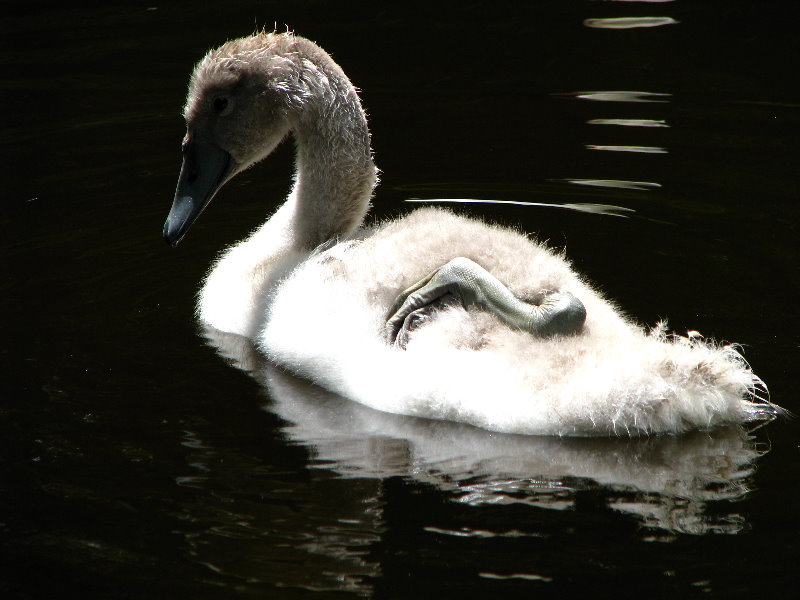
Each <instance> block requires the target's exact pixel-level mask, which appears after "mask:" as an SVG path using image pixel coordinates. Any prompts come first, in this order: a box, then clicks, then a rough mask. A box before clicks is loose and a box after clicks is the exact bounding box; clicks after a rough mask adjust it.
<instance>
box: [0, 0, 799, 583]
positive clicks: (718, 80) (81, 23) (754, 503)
mask: <svg viewBox="0 0 800 600" xmlns="http://www.w3.org/2000/svg"><path fill="white" fill-rule="evenodd" d="M68 4H69V6H67V3H63V2H59V3H55V2H53V3H47V2H35V1H24V2H23V1H11V2H8V1H6V2H3V4H2V16H0V64H2V76H0V102H1V104H0V106H2V109H3V118H2V119H0V132H1V134H2V137H1V138H0V139H2V145H1V146H0V169H2V171H0V172H2V186H0V199H2V209H3V210H2V212H1V213H0V222H2V232H3V233H2V238H1V239H0V256H1V257H2V265H3V269H4V272H5V276H4V277H3V278H2V283H0V286H1V287H0V307H2V310H3V315H4V316H3V325H2V334H0V340H2V345H0V353H1V354H0V357H1V358H2V376H1V378H0V383H1V384H2V401H0V554H2V556H0V594H2V595H3V597H9V598H39V597H70V596H77V595H82V596H86V597H109V598H158V597H165V598H182V597H187V598H188V597H192V598H206V597H208V598H216V597H219V598H232V597H281V598H284V597H306V596H317V597H319V596H325V597H327V596H338V595H341V596H348V595H360V596H374V597H385V598H395V597H408V596H412V595H413V596H418V597H450V596H454V595H456V594H459V595H461V596H471V595H479V594H480V595H486V594H499V595H501V597H504V596H505V595H510V594H517V593H528V594H533V593H536V594H538V595H542V594H544V595H553V596H556V595H558V596H563V594H564V593H568V592H575V593H590V594H592V595H593V596H606V595H617V596H626V595H631V594H634V593H637V594H639V593H647V594H648V596H669V597H675V596H678V595H679V596H681V597H686V596H690V595H694V594H698V595H700V594H702V595H706V596H707V595H708V594H709V593H710V594H712V595H720V596H723V595H724V596H725V597H731V596H739V595H742V596H744V595H747V596H754V595H755V596H765V595H767V594H773V593H781V594H783V593H786V592H791V591H793V590H795V589H796V587H797V583H798V580H797V576H796V575H794V572H795V569H796V562H797V556H798V542H797V540H798V535H799V534H800V523H798V515H799V513H798V508H799V507H800V502H799V501H798V497H797V493H798V483H797V482H798V475H800V470H799V469H798V461H799V460H800V455H799V454H798V453H799V452H800V449H799V448H798V443H800V435H799V434H800V431H799V430H798V426H797V422H796V421H792V420H788V419H784V420H780V421H777V422H775V423H772V424H770V425H768V426H767V427H766V428H763V429H761V430H759V431H757V432H755V433H754V434H753V436H752V438H749V439H747V440H746V441H745V442H744V446H743V447H744V448H745V449H749V451H750V452H751V453H753V452H756V453H758V454H759V456H757V457H755V458H752V457H751V458H747V459H746V460H745V459H743V458H741V457H740V456H739V455H738V454H736V451H737V449H739V450H740V449H741V448H740V445H737V444H738V442H736V443H728V442H726V441H725V440H728V437H726V436H727V435H728V434H722V435H717V434H702V435H703V436H705V438H703V437H697V436H695V437H690V438H687V439H686V440H682V439H681V438H677V439H675V438H672V439H668V440H652V441H644V442H634V441H629V440H622V441H609V442H597V443H595V442H586V441H584V442H581V441H577V442H572V441H558V440H526V439H518V438H514V437H513V436H500V435H490V434H488V433H485V432H476V431H470V430H467V429H465V428H459V427H449V426H447V425H437V424H433V425H431V424H426V423H418V422H415V421H413V420H410V419H403V418H400V417H394V418H390V417H387V416H385V415H375V414H371V413H370V412H369V411H365V410H364V409H360V408H359V407H353V406H350V405H349V403H347V402H342V401H340V400H337V399H332V398H326V397H324V395H322V394H320V393H319V392H318V391H314V390H313V389H309V388H307V387H303V385H302V384H299V383H297V382H294V383H292V384H291V385H289V388H291V389H292V390H293V391H292V392H291V393H288V394H287V393H286V389H285V388H284V387H281V385H282V384H279V383H278V384H276V383H275V381H273V383H272V384H271V385H272V387H270V384H269V381H271V380H270V377H273V378H274V377H277V375H276V374H273V375H271V376H267V375H264V374H263V373H262V374H261V375H256V376H254V377H249V376H248V375H246V374H245V373H243V372H242V371H240V370H237V369H235V368H233V367H232V366H231V365H230V364H228V362H227V361H226V360H224V359H223V358H221V357H220V356H218V355H217V353H216V352H215V351H214V349H213V348H211V347H209V346H207V345H206V344H205V343H204V340H203V337H202V335H201V334H200V332H199V331H198V328H197V325H196V323H195V322H194V320H193V303H194V294H195V293H196V290H197V289H198V286H199V282H200V280H201V278H202V276H203V274H204V273H205V271H206V269H207V268H208V265H209V263H210V262H211V260H212V259H213V257H214V256H215V255H216V253H217V252H219V250H220V249H221V248H222V247H224V246H225V245H228V244H231V243H233V242H235V241H236V240H237V239H240V238H241V237H243V236H244V235H245V234H246V233H247V232H249V231H250V230H252V229H253V228H254V227H255V226H256V225H257V224H258V223H259V222H260V221H261V220H263V218H264V216H265V215H266V214H267V212H269V211H271V210H273V209H274V207H275V206H276V205H277V204H278V203H279V202H280V201H281V200H282V198H283V197H285V194H286V192H287V191H288V189H289V186H290V176H291V168H292V150H291V145H290V144H287V145H285V146H284V147H282V148H281V149H279V150H278V151H277V153H276V155H275V156H273V157H271V158H270V160H269V161H267V162H266V163H265V164H263V165H259V166H258V167H256V168H254V169H251V170H250V171H248V172H247V173H245V174H244V175H241V176H239V177H238V178H237V179H236V180H234V181H233V182H231V183H230V184H229V185H228V186H226V188H225V190H224V191H223V192H222V193H221V194H220V195H219V197H218V198H217V199H216V200H215V202H214V205H213V206H212V207H211V208H210V209H209V211H207V213H206V214H204V216H203V218H202V219H200V220H199V221H198V223H197V224H196V225H195V226H194V227H193V229H192V233H191V235H190V236H188V238H187V240H186V241H185V242H184V243H183V244H181V246H180V247H179V248H178V249H170V248H168V247H167V246H166V245H165V244H164V243H163V241H162V240H161V227H162V224H163V221H164V219H165V217H166V214H167V211H168V210H169V206H170V204H171V201H172V194H173V192H174V187H175V182H176V180H177V174H178V169H179V164H180V140H181V138H182V136H183V123H182V119H181V117H180V111H181V107H182V103H183V99H184V94H185V89H186V82H187V81H188V76H189V73H190V71H191V68H192V66H193V64H194V63H195V62H196V61H197V60H198V59H199V58H200V57H201V56H202V55H203V53H204V52H205V51H206V50H208V49H209V48H211V47H213V46H216V45H219V44H220V43H221V42H223V41H225V40H226V39H229V38H233V37H239V36H242V35H247V34H249V33H252V32H253V31H255V30H256V29H260V28H262V27H266V28H268V29H272V28H273V27H276V28H277V29H278V30H284V29H285V28H286V27H287V26H288V27H289V28H291V29H293V30H295V31H296V32H297V33H298V34H300V35H303V36H305V37H308V38H311V39H313V40H316V41H317V42H318V43H319V44H320V45H322V46H323V47H324V48H326V49H327V50H328V51H329V52H330V53H331V54H332V55H333V56H334V58H335V59H336V60H337V62H339V64H340V65H341V66H342V67H343V68H344V70H345V71H346V72H347V73H348V75H349V76H350V77H351V79H352V80H353V82H354V83H355V85H356V86H357V87H359V88H360V89H361V90H362V99H363V101H364V104H365V106H366V108H367V110H368V113H369V118H370V124H371V128H372V132H373V140H374V148H375V155H376V161H377V164H378V166H379V167H380V168H381V169H382V171H383V175H382V183H381V186H380V188H379V190H378V193H377V196H376V200H375V207H374V210H373V213H372V217H371V218H384V217H387V216H392V215H397V214H402V213H403V212H406V211H408V210H410V209H411V208H413V205H410V204H408V203H406V202H404V201H405V200H406V199H408V198H451V199H454V198H473V199H484V200H511V201H518V202H531V203H541V204H556V205H577V206H578V207H582V208H583V209H584V210H570V209H567V208H558V207H556V208H548V207H541V206H522V205H509V204H503V205H496V204H490V203H482V204H470V205H457V206H456V208H457V209H458V210H462V211H465V212H469V213H470V214H474V215H478V216H482V217H485V218H487V219H490V220H494V221H498V222H501V223H505V224H508V225H512V226H517V227H520V228H522V229H524V230H525V231H529V232H531V233H535V234H536V235H537V236H538V237H539V238H541V239H545V240H549V242H550V243H551V244H552V245H554V246H556V247H559V248H561V247H564V248H566V250H567V253H568V255H569V257H570V258H571V259H572V260H573V262H574V264H575V266H576V268H577V269H578V270H579V271H580V272H582V273H584V274H585V275H586V276H587V277H588V278H589V279H590V280H591V281H593V282H595V283H596V284H597V286H598V287H600V288H601V289H602V290H603V291H604V292H605V293H606V294H607V295H608V296H609V297H611V298H613V299H615V300H616V301H617V302H618V303H619V305H620V306H622V307H623V308H624V309H625V310H626V311H627V312H628V313H629V314H631V315H632V316H633V317H634V318H636V319H637V320H639V321H641V322H642V323H643V324H647V325H653V324H655V323H656V322H657V321H658V320H659V319H661V318H666V317H669V323H670V326H671V327H672V328H673V329H674V330H675V331H678V332H685V331H686V330H687V329H692V330H699V331H700V332H702V334H704V335H706V336H710V337H713V338H715V339H718V340H720V341H734V342H738V343H741V344H742V345H743V352H744V355H745V357H746V358H747V360H748V361H749V362H750V363H751V365H752V366H753V369H754V370H755V371H756V373H758V374H759V375H760V376H761V377H762V378H763V379H764V380H765V381H766V382H767V384H768V385H769V387H770V391H771V394H772V399H773V401H774V402H776V403H778V404H780V405H782V406H784V407H786V408H788V409H790V410H792V411H794V412H798V411H800V399H798V394H797V384H796V381H795V380H794V379H793V375H794V373H795V370H796V364H797V359H798V356H799V355H800V351H799V350H798V347H800V328H799V327H798V324H797V317H796V299H797V292H798V277H797V262H798V258H799V257H798V243H797V238H798V217H800V211H799V210H798V194H799V192H800V190H799V189H798V178H797V173H798V167H797V165H798V159H800V151H798V147H797V138H798V132H800V127H799V126H800V103H799V102H800V101H799V100H798V98H800V78H798V73H799V72H800V69H799V68H798V67H800V64H798V63H799V62H800V48H799V47H798V46H799V45H800V44H798V40H799V39H800V37H798V35H797V33H796V30H795V28H794V27H793V26H792V25H793V24H794V23H796V21H797V17H798V11H797V9H795V8H794V6H795V5H794V3H792V2H785V3H779V2H776V3H761V2H757V1H755V0H751V1H750V2H728V1H725V2H723V1H719V2H688V1H680V0H678V1H675V2H657V3H656V2H654V3H647V2H612V1H608V2H600V1H597V2H578V1H562V2H538V3H529V4H530V6H524V5H521V4H519V3H503V2H492V3H484V2H459V3H455V2H454V3H433V2H407V3H402V4H401V3H394V4H391V5H380V4H372V5H363V6H362V5H357V4H353V3H350V2H321V1H319V2H314V1H304V2H280V3H279V2H242V1H237V0H234V1H227V2H219V3H204V4H203V6H202V7H201V6H200V4H201V3H197V2H170V3H166V4H159V3H157V2H141V3H139V2H128V3H115V2H108V3H105V4H103V5H102V7H98V6H96V5H95V3H90V2H83V3H82V2H71V3H68ZM645 16H655V17H666V16H668V17H670V18H671V19H673V20H674V21H676V23H672V24H666V25H662V26H658V27H649V28H644V27H637V28H631V29H608V28H602V27H601V28H598V27H589V26H588V25H589V24H590V23H587V22H586V20H587V19H603V18H614V17H645ZM601 24H602V22H601ZM597 91H628V92H648V93H650V94H663V96H649V97H647V96H641V97H640V99H648V98H649V99H650V100H658V102H652V101H651V102H632V101H625V102H622V101H616V102H613V101H612V102H601V101H592V100H587V99H582V98H581V96H582V95H583V96H585V93H586V92H597ZM628 98H629V99H630V98H631V96H630V95H628ZM623 118H624V119H649V120H654V121H663V124H664V125H668V126H667V127H623V126H613V125H600V124H596V123H592V122H591V121H594V120H597V119H623ZM609 146H617V147H619V146H631V147H637V148H638V149H639V151H611V150H609V149H605V150H604V149H600V148H598V147H603V148H607V147H609ZM642 148H645V149H646V148H649V149H650V151H648V152H643V151H641V150H642ZM629 150H630V149H629ZM585 180H590V182H594V183H593V184H592V185H585V184H586V183H587V182H586V181H585ZM597 180H603V181H606V182H608V181H610V182H611V185H612V187H608V184H606V185H605V186H600V185H598V182H597ZM621 181H622V182H625V181H627V182H639V183H640V184H639V185H636V186H633V187H631V186H628V187H627V188H626V187H620V185H621V184H620V183H619V182H621ZM581 182H583V183H581ZM641 183H646V184H649V185H641ZM591 204H602V205H610V206H616V207H623V208H626V209H631V211H630V212H626V213H624V214H625V216H624V217H620V216H614V215H609V214H597V213H591V212H586V210H585V209H586V208H587V205H591ZM263 368H264V369H267V367H266V366H263ZM292 385H294V386H295V387H292ZM298 386H299V387H298ZM298 390H299V391H298ZM309 399H310V400H309ZM304 402H305V403H304ZM318 406H323V407H326V410H327V409H329V411H330V412H329V413H325V414H322V415H319V414H317V413H316V412H315V410H316V407H318ZM337 419H343V420H342V423H341V427H339V428H338V429H337V424H339V421H337ZM731 435H732V436H733V438H735V439H737V440H738V439H739V438H738V437H736V436H737V435H739V434H737V433H735V432H734V433H733V434H731ZM733 438H731V439H733ZM448 444H449V445H450V446H448ZM726 444H727V445H726ZM711 446H714V448H717V449H715V450H713V451H712V450H709V449H708V448H710V447H711ZM442 447H444V448H448V447H450V448H456V449H459V448H460V449H459V450H453V449H451V450H441V448H442ZM695 447H698V448H699V447H702V448H704V450H703V453H702V457H701V458H702V460H701V459H700V458H697V457H694V455H692V454H691V453H690V452H689V451H688V450H687V449H689V448H695ZM498 448H502V450H497V449H498ZM447 452H450V454H447ZM483 452H489V453H492V452H495V453H497V455H496V456H494V457H493V459H492V460H491V461H489V460H482V454H481V453H483ZM443 453H444V454H443ZM537 453H540V454H541V456H542V457H545V458H543V459H542V460H543V461H544V462H538V463H537V462H535V461H534V462H531V461H533V458H532V457H534V456H539V454H537ZM443 456H444V457H445V458H446V459H447V460H445V459H444V458H442V457H443ZM465 457H466V458H465ZM553 457H558V458H559V460H561V459H563V460H564V461H566V462H565V463H564V464H567V465H568V466H566V467H563V468H561V470H557V469H556V470H553V469H551V467H552V465H551V464H550V463H547V460H549V459H551V458H553ZM567 457H570V458H569V460H567ZM576 457H577V458H576ZM553 460H555V459H553ZM520 461H522V463H524V465H527V466H524V468H523V467H520V466H519V464H520ZM525 461H528V462H525ZM595 461H598V462H595ZM702 461H707V462H709V464H712V463H713V464H712V467H713V468H712V467H709V469H711V471H713V472H715V473H722V475H721V476H720V478H719V480H715V479H713V478H712V479H711V480H702V481H700V483H699V484H698V482H697V481H694V480H693V479H692V478H693V476H692V475H691V473H692V472H693V471H692V470H691V469H692V468H691V467H686V465H695V466H696V465H697V464H699V463H700V462H702ZM456 463H457V464H456ZM546 464H547V465H550V466H548V467H547V468H546V467H545V466H543V465H546ZM634 464H640V466H641V468H642V471H641V472H640V473H639V474H638V475H637V476H635V477H634V476H633V475H631V473H632V471H628V470H624V473H623V472H622V471H623V469H620V465H628V466H629V465H634ZM454 465H455V466H454ZM632 468H633V467H631V469H632ZM626 469H627V466H626ZM609 470H610V472H611V475H608V472H609ZM662 471H663V472H664V473H666V475H665V476H664V477H663V478H661V476H660V473H662ZM695 479H696V477H695ZM656 480H658V481H659V483H658V484H656V483H654V482H655V481H656ZM643 481H647V482H649V483H648V484H647V485H645V484H644V483H642V482H643ZM637 482H638V483H637ZM685 487H688V488H691V490H693V491H691V492H685V491H681V490H683V489H684V488H685Z"/></svg>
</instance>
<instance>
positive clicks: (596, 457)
mask: <svg viewBox="0 0 800 600" xmlns="http://www.w3.org/2000/svg"><path fill="white" fill-rule="evenodd" d="M205 335H206V338H207V340H208V343H209V344H210V345H211V346H213V347H215V348H216V350H217V352H218V353H219V354H220V355H221V356H223V357H225V358H227V359H228V360H229V361H231V362H232V364H233V365H234V366H236V367H237V368H239V369H241V370H243V371H246V372H247V373H249V374H250V375H251V376H253V377H254V378H255V379H256V380H257V381H258V382H259V383H260V384H261V385H262V386H263V387H264V388H265V389H266V391H267V393H268V395H269V397H270V399H271V401H270V402H269V404H268V405H267V407H266V408H267V409H268V410H270V411H272V412H274V413H276V414H277V415H278V416H280V417H281V418H282V419H283V420H285V421H286V422H287V423H286V425H285V427H284V428H283V430H284V432H285V434H286V436H287V438H288V439H289V440H290V441H291V442H292V443H294V444H299V445H302V446H305V447H306V448H307V449H308V451H309V453H310V455H311V459H310V467H312V468H319V469H328V470H331V471H333V472H335V473H337V474H338V475H339V476H341V477H343V478H359V479H378V480H381V479H386V478H390V477H403V478H407V479H409V480H413V481H418V482H423V483H426V484H430V485H432V486H435V487H436V488H437V489H440V490H442V491H444V492H447V493H448V495H449V496H450V497H451V499H452V500H453V501H455V502H460V503H468V504H470V505H476V506H478V505H485V504H494V505H497V504H519V503H522V504H527V505H530V506H533V507H538V508H546V509H555V510H575V509H576V501H578V500H579V498H580V496H581V494H582V493H584V492H587V491H588V492H590V493H592V494H594V495H595V497H598V496H599V497H601V498H602V499H603V503H604V505H605V507H607V508H609V509H611V510H613V511H617V512H619V513H624V514H627V515H630V516H632V517H634V518H635V519H637V521H638V522H639V523H640V525H641V526H642V527H643V528H644V529H645V530H646V531H653V532H655V533H654V535H655V534H658V535H664V534H667V535H672V534H705V533H726V534H734V533H738V532H739V531H742V530H743V529H745V528H746V526H747V524H746V522H745V519H744V517H742V516H741V515H740V514H739V513H738V511H737V510H736V506H737V505H735V504H727V503H728V502H729V501H731V500H739V499H741V498H743V497H744V496H745V495H746V494H747V493H748V492H749V489H750V487H749V486H750V477H751V476H752V475H753V473H754V470H755V467H756V461H757V459H758V457H759V456H761V455H762V454H764V453H765V450H764V449H762V448H760V447H759V445H758V444H757V443H756V441H755V438H754V437H753V436H752V435H751V434H750V433H749V432H747V431H746V430H744V429H743V428H742V427H739V426H730V427H726V428H722V429H717V430H714V431H710V432H692V433H689V434H686V435H681V436H651V437H644V438H560V437H546V436H523V435H508V434H499V433H495V432H490V431H485V430H482V429H477V428H475V427H471V426H469V425H464V424H459V423H451V422H446V421H438V420H428V419H419V418H414V417H407V416H400V415H393V414H389V413H384V412H379V411H375V410H373V409H370V408H368V407H366V406H363V405H361V404H359V403H356V402H352V401H350V400H347V399H344V398H341V397H339V396H336V395H335V394H332V393H330V392H327V391H326V390H324V389H322V388H320V387H318V386H316V385H314V384H312V383H310V382H308V381H305V380H302V379H299V378H297V377H296V376H294V375H291V374H289V373H287V372H285V371H283V370H280V369H278V368H276V367H274V366H272V365H271V364H269V363H267V362H266V361H265V360H264V359H263V358H262V357H261V356H260V355H259V354H258V352H257V351H256V350H255V348H254V347H253V345H252V342H251V341H250V340H248V339H247V338H244V337H241V336H237V335H232V334H228V333H223V332H220V331H217V330H213V329H207V330H206V331H205ZM487 401H490V399H487ZM710 503H717V504H715V505H714V507H713V510H708V509H709V504H710ZM719 503H723V504H719ZM461 533H462V534H466V533H468V532H466V533H465V532H461Z"/></svg>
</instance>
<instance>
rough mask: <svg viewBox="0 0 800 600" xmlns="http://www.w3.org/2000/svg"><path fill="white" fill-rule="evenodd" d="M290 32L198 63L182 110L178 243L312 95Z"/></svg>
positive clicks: (230, 47)
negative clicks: (303, 76) (216, 196)
mask: <svg viewBox="0 0 800 600" xmlns="http://www.w3.org/2000/svg"><path fill="white" fill-rule="evenodd" d="M298 39H301V38H294V36H292V35H291V34H274V33H260V34H257V35H255V36H252V37H248V38H241V39H238V40H233V41H230V42H227V43H226V44H224V45H222V46H221V47H219V48H217V49H215V50H211V51H210V52H208V54H206V56H205V57H204V58H203V59H202V60H200V62H199V63H197V65H196V66H195V68H194V72H193V73H192V77H191V80H190V83H189V92H188V95H187V98H186V105H185V107H184V110H183V114H184V118H185V120H186V136H185V137H184V139H183V145H182V151H183V164H182V165H181V172H180V176H179V179H178V186H177V189H176V191H175V199H174V201H173V204H172V208H171V210H170V213H169V216H168V217H167V221H166V222H165V223H164V239H165V240H166V241H167V242H168V243H169V244H170V245H173V246H174V245H176V244H177V243H178V242H179V241H180V240H181V238H183V236H184V235H185V234H186V232H187V231H188V229H189V227H190V226H191V225H192V223H193V222H194V221H195V220H196V219H197V217H198V216H199V215H200V213H201V212H202V211H203V209H205V207H206V206H207V205H208V204H209V202H211V200H212V199H213V197H214V195H215V194H216V193H217V192H218V191H219V189H220V188H221V187H222V186H223V185H224V184H225V183H226V182H227V181H229V180H230V179H231V178H232V177H234V176H235V175H236V174H237V173H240V172H241V171H244V170H245V169H247V168H248V167H250V166H252V165H253V164H255V163H257V162H258V161H260V160H262V159H263V158H265V157H266V156H267V155H269V154H270V153H271V152H272V151H273V150H274V149H275V147H276V146H277V145H278V144H279V143H280V142H281V140H283V138H285V137H286V135H287V134H288V133H289V131H290V130H291V129H292V128H293V126H294V122H295V121H296V120H297V118H298V115H299V114H300V111H301V109H302V108H303V106H304V104H305V103H306V102H307V99H308V98H309V97H310V96H311V95H312V92H313V90H311V89H310V88H309V86H308V85H307V83H306V82H304V81H303V79H302V73H301V72H302V69H301V68H300V66H302V65H298V61H299V60H301V59H300V58H299V57H298V53H297V52H296V51H295V49H294V46H295V45H296V44H297V41H296V40H298Z"/></svg>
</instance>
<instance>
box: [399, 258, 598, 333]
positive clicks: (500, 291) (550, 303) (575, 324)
mask: <svg viewBox="0 0 800 600" xmlns="http://www.w3.org/2000/svg"><path fill="white" fill-rule="evenodd" d="M448 296H450V297H451V298H454V299H457V300H458V301H459V302H460V303H461V305H462V306H463V307H464V308H471V307H476V308H479V309H482V310H486V311H488V312H491V313H493V314H495V315H497V316H498V317H499V318H500V319H501V320H502V321H503V322H505V323H506V324H507V325H509V326H510V327H513V328H514V329H520V330H522V331H527V332H529V333H532V334H534V335H539V336H549V335H558V334H561V335H567V334H572V333H577V332H578V331H580V329H581V328H582V327H583V323H584V321H585V320H586V308H585V307H584V306H583V303H582V302H581V301H580V300H579V299H578V298H576V297H575V296H573V295H572V294H571V293H569V292H552V293H548V294H547V295H546V296H545V297H544V299H543V300H542V302H541V304H539V305H536V304H531V303H529V302H525V301H523V300H520V299H519V298H517V297H516V296H514V294H512V293H511V291H510V290H509V289H508V288H507V287H506V286H505V285H503V283H501V282H500V281H499V280H498V279H497V278H496V277H494V276H493V275H492V274H491V273H489V272H488V271H487V270H486V269H484V268H483V267H481V266H480V265H478V264H477V263H475V262H473V261H471V260H469V259H468V258H462V257H459V258H454V259H453V260H451V261H450V262H448V263H447V264H445V265H444V266H442V267H439V268H438V269H436V270H435V271H434V272H433V273H431V274H430V275H428V276H427V277H425V278H424V279H422V280H420V281H418V282H417V283H415V284H414V285H412V286H411V287H410V288H408V289H407V290H405V291H403V292H402V293H401V294H400V295H399V296H397V299H396V300H395V302H394V304H393V305H392V308H391V309H390V310H389V312H388V315H387V319H386V328H385V333H386V340H387V341H388V342H389V343H390V344H393V345H398V346H400V347H402V348H404V347H405V344H406V342H407V341H408V335H409V333H410V332H411V331H412V330H413V329H415V328H416V327H418V326H419V325H420V324H421V323H422V322H424V321H425V320H427V319H429V318H430V316H431V313H432V312H433V311H435V310H436V309H437V308H439V306H438V305H439V304H440V303H441V302H442V301H443V300H445V301H446V299H447V297H448Z"/></svg>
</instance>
